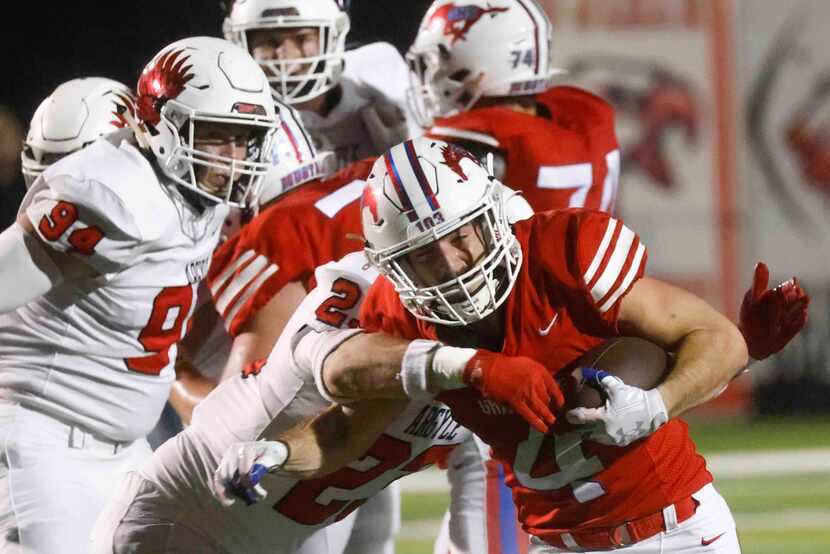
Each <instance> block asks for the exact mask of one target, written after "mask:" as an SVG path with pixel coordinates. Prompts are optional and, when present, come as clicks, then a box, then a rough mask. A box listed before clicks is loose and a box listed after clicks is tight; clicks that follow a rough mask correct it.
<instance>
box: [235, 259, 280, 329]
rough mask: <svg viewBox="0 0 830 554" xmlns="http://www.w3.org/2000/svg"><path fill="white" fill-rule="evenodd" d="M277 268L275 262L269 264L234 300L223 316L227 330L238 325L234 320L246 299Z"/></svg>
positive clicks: (248, 298)
mask: <svg viewBox="0 0 830 554" xmlns="http://www.w3.org/2000/svg"><path fill="white" fill-rule="evenodd" d="M278 270H279V268H278V267H277V266H276V265H275V264H271V265H269V266H268V267H267V268H266V269H265V270H264V271H263V272H262V273H260V274H259V275H258V276H257V278H256V279H255V280H254V282H253V283H251V284H250V286H248V288H247V289H246V290H245V292H244V293H243V294H242V296H241V297H240V298H239V299H238V300H236V301H235V302H234V305H233V308H232V309H231V310H230V312H228V314H227V315H226V316H225V317H224V321H225V328H226V329H227V330H228V331H231V330H232V329H235V328H236V327H238V325H239V323H241V322H239V323H237V322H235V321H234V320H235V319H236V316H237V315H238V314H239V311H240V310H241V309H242V308H243V307H244V306H245V304H247V303H248V300H250V299H251V297H252V296H253V295H254V294H256V293H257V291H258V290H259V288H260V287H261V286H262V283H264V282H265V281H267V280H268V279H269V278H270V277H271V276H272V275H273V274H274V273H276V272H277V271H278Z"/></svg>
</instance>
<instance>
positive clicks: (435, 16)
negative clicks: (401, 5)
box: [427, 2, 510, 44]
mask: <svg viewBox="0 0 830 554" xmlns="http://www.w3.org/2000/svg"><path fill="white" fill-rule="evenodd" d="M509 9H510V8H507V7H505V8H494V7H492V6H491V5H490V4H487V8H481V7H479V6H474V5H466V6H459V5H457V4H455V3H454V2H451V3H449V4H444V5H443V6H441V7H439V8H438V9H437V10H435V12H434V13H432V14H431V15H430V16H429V19H428V20H427V26H428V27H432V25H433V24H434V23H435V22H442V23H443V26H444V36H448V37H452V41H451V42H450V44H455V43H456V42H458V41H459V40H465V39H466V37H467V33H469V32H470V29H471V28H472V27H473V25H475V24H476V23H477V22H478V20H479V19H481V18H482V17H484V15H485V14H488V13H489V14H490V17H496V15H498V14H499V13H502V12H506V11H507V10H509Z"/></svg>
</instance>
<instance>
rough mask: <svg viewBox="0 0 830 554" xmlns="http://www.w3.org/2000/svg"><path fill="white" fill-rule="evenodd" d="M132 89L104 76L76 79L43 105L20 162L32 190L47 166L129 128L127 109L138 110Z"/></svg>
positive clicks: (24, 144) (36, 116)
mask: <svg viewBox="0 0 830 554" xmlns="http://www.w3.org/2000/svg"><path fill="white" fill-rule="evenodd" d="M133 103H134V98H133V93H132V91H130V89H129V87H127V86H126V85H123V84H121V83H119V82H118V81H113V80H112V79H105V78H103V77H86V78H81V79H72V80H71V81H67V82H65V83H63V84H61V85H59V86H58V88H56V89H55V90H54V91H53V92H52V94H50V95H49V96H47V97H46V98H45V99H44V100H43V102H41V103H40V106H38V108H37V110H36V111H35V115H34V116H33V117H32V122H31V123H30V124H29V132H28V134H27V135H26V140H25V141H24V142H23V151H22V152H21V153H20V160H21V164H22V169H23V179H24V180H25V181H26V187H27V188H28V187H30V186H31V185H32V183H33V182H34V181H35V179H37V176H38V175H40V174H41V173H42V172H43V171H44V170H45V169H46V168H47V167H49V166H50V165H51V164H53V163H54V162H56V161H58V160H59V159H60V158H62V157H64V156H66V155H67V154H71V153H72V152H75V151H77V150H80V149H81V148H84V147H85V146H87V145H88V144H90V143H92V142H94V141H95V139H97V138H98V137H100V136H102V135H107V134H109V133H112V132H114V131H117V130H118V129H119V128H122V127H124V126H125V125H126V123H125V121H124V120H123V119H122V117H121V114H122V113H123V110H125V109H128V106H129V109H134V108H133Z"/></svg>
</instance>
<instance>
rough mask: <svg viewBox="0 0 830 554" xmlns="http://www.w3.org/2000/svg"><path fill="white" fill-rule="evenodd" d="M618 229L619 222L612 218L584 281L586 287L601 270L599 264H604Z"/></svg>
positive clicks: (584, 276)
mask: <svg viewBox="0 0 830 554" xmlns="http://www.w3.org/2000/svg"><path fill="white" fill-rule="evenodd" d="M616 229H617V220H616V219H613V218H610V219H609V220H608V227H606V228H605V234H604V235H603V236H602V240H601V241H600V243H599V248H598V249H597V253H596V254H595V255H594V259H593V260H591V265H589V266H588V271H586V272H585V275H583V277H582V279H583V281H584V282H585V284H586V285H588V284H589V283H590V282H591V281H592V280H593V278H594V274H595V273H596V272H597V269H599V264H600V263H602V260H603V258H605V251H606V250H608V245H609V244H611V238H612V237H613V236H614V231H616Z"/></svg>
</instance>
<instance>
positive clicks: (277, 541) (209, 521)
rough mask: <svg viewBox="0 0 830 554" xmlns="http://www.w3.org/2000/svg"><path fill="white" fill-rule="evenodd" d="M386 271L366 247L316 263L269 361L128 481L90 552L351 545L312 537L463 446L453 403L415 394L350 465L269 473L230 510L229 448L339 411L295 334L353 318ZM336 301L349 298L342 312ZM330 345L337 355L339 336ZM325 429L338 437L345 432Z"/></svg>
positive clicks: (234, 384)
mask: <svg viewBox="0 0 830 554" xmlns="http://www.w3.org/2000/svg"><path fill="white" fill-rule="evenodd" d="M376 276H377V274H376V272H374V271H373V270H372V269H371V268H370V267H369V266H368V264H367V262H366V259H365V257H364V255H363V253H362V252H356V253H353V254H349V255H347V256H346V257H345V258H343V259H342V260H340V261H338V262H333V263H331V264H327V265H325V266H322V267H321V268H318V270H317V271H316V272H315V279H316V282H317V284H318V286H317V288H316V289H314V290H313V291H312V292H311V293H309V295H308V296H307V297H306V298H305V299H304V300H303V302H302V303H301V305H300V307H299V308H298V310H297V312H295V314H294V316H293V317H292V318H291V320H290V321H289V323H288V324H287V325H286V328H285V331H284V333H283V334H282V336H281V337H280V339H279V341H278V342H277V345H276V347H275V348H274V350H273V352H272V353H271V355H270V356H269V358H268V362H267V363H266V364H265V366H264V367H263V365H262V364H261V363H259V364H252V365H251V366H249V368H248V369H246V371H245V372H243V373H242V374H239V375H237V376H235V377H233V378H231V379H229V380H227V381H225V382H224V383H223V384H222V385H220V386H219V387H218V388H217V389H216V390H215V391H214V392H213V393H211V394H210V395H209V396H208V397H207V399H205V400H204V401H203V402H202V403H200V404H199V405H198V406H197V407H196V409H195V411H194V415H193V420H192V424H191V425H190V426H189V427H188V428H187V429H185V430H184V431H183V432H182V433H180V434H179V435H177V436H176V437H175V438H174V439H173V440H170V441H167V442H166V443H165V444H164V445H162V446H161V447H160V448H159V450H157V451H156V452H155V453H154V455H153V457H152V459H151V461H150V463H148V464H146V465H145V466H144V467H143V468H142V469H141V470H140V471H139V472H137V473H133V474H131V475H130V476H129V477H128V478H127V481H126V482H125V484H124V485H123V486H122V489H121V492H120V493H119V495H118V498H117V499H114V500H113V501H112V502H110V504H109V506H108V507H107V509H106V510H105V511H104V513H103V514H102V516H101V518H99V521H98V524H97V525H96V528H95V532H94V533H93V550H92V551H93V552H95V553H99V552H100V553H104V552H106V553H113V552H115V553H126V552H130V553H133V554H140V553H143V552H147V553H150V552H152V553H154V554H160V553H164V552H223V553H224V552H234V553H236V552H239V553H246V554H254V553H259V552H262V553H269V554H278V553H289V552H295V551H296V549H297V548H298V547H300V545H301V544H302V543H303V541H305V540H306V539H307V538H308V537H311V539H309V540H310V541H314V542H312V543H311V544H305V545H303V548H304V552H314V553H321V552H329V551H333V550H336V549H337V548H340V549H341V550H342V548H343V546H342V545H333V544H329V543H328V542H327V541H329V540H331V536H327V535H326V534H321V533H314V532H315V531H316V530H318V529H321V528H323V527H326V526H328V525H330V524H332V523H334V522H337V521H341V520H343V519H344V518H346V517H347V516H348V515H349V514H350V513H351V512H352V511H353V510H354V509H355V508H357V507H358V506H360V505H361V504H363V502H365V500H366V499H368V498H370V497H371V496H373V495H374V494H376V493H378V492H379V491H381V490H382V489H383V488H384V487H386V486H387V485H389V484H390V483H391V482H392V481H393V480H395V479H398V478H400V477H402V476H404V475H407V474H409V473H411V472H414V471H418V470H419V469H421V468H423V467H425V466H428V465H430V464H432V463H434V462H435V461H436V460H437V459H439V458H441V457H443V456H444V455H445V454H446V452H447V451H449V450H450V449H452V448H454V447H455V446H456V445H458V444H459V443H461V442H462V441H464V440H465V439H466V438H467V437H468V436H469V433H468V431H467V430H466V429H464V428H463V427H460V426H459V425H458V424H457V423H456V422H455V421H454V420H453V419H452V418H451V417H450V415H449V412H448V411H447V410H446V408H445V407H444V406H443V404H441V403H439V402H432V401H413V402H411V403H410V404H409V405H408V406H407V407H406V409H405V410H404V411H403V413H402V414H401V415H400V417H399V418H398V419H397V420H396V422H395V423H394V424H393V425H392V426H390V427H389V428H387V429H386V430H385V433H384V435H383V436H382V437H381V439H380V440H379V441H377V442H376V443H375V444H374V445H372V446H371V448H370V449H369V450H368V452H366V456H365V457H364V458H363V460H361V462H357V463H355V464H353V465H352V466H351V467H350V468H346V469H344V470H342V471H339V472H336V473H333V474H331V475H327V476H325V477H322V478H317V479H312V480H307V481H297V480H296V479H291V478H286V477H282V476H280V477H275V478H273V479H272V478H271V477H266V480H265V481H264V482H263V484H264V485H265V486H266V487H267V489H268V491H269V493H268V502H259V503H257V504H256V505H254V506H246V505H245V504H244V503H243V502H236V503H235V504H233V505H232V506H227V507H223V506H222V505H221V504H220V503H219V502H217V500H216V498H214V496H213V494H214V493H213V492H212V487H213V486H214V485H213V482H214V481H213V480H214V473H215V472H216V470H217V469H218V468H219V466H220V462H221V461H222V457H223V455H224V454H225V452H227V451H228V450H229V449H231V448H233V447H234V445H237V444H238V443H239V442H247V443H253V441H255V440H256V439H257V438H259V437H270V436H276V435H279V434H281V433H282V432H284V431H286V430H288V429H290V428H292V427H293V426H295V425H296V424H297V423H298V422H302V421H305V420H307V419H308V418H309V417H311V416H313V415H314V414H316V413H318V412H321V411H323V410H325V409H326V408H328V407H329V406H330V403H331V399H330V398H329V397H328V395H326V394H325V391H321V390H319V389H318V387H317V385H316V384H315V377H314V375H313V373H312V370H311V368H312V363H311V359H310V358H306V357H300V356H298V357H293V356H291V355H290V354H289V353H290V352H291V349H292V346H293V342H294V341H295V336H299V335H298V334H297V331H298V330H299V329H301V328H303V327H306V326H308V327H309V328H314V329H318V330H325V329H330V327H329V326H328V324H327V323H324V322H322V321H320V320H318V316H317V313H319V311H320V309H321V306H322V307H323V308H325V309H331V310H336V311H337V313H339V314H344V316H343V317H342V322H343V323H344V324H345V322H346V321H347V320H349V319H354V318H357V314H358V311H359V308H360V304H359V302H358V300H359V299H360V298H361V297H363V296H365V293H366V291H367V290H368V288H369V286H370V285H371V283H372V282H373V281H374V279H375V277H376ZM343 286H348V287H350V290H352V292H354V293H356V294H353V295H348V301H347V302H345V303H344V302H343V301H342V300H343V299H342V298H341V293H340V292H337V291H340V290H342V287H343ZM333 287H334V290H333ZM333 299H339V300H340V301H339V302H335V303H336V306H337V307H336V308H334V307H332V306H333ZM329 321H330V319H329ZM301 334H302V333H300V335H301ZM328 347H329V348H331V350H334V349H336V347H337V343H332V344H330V345H328ZM229 415H232V417H229ZM321 432H331V433H332V438H335V437H336V435H337V434H338V433H339V430H338V429H336V428H334V429H321ZM363 452H365V449H364V451H361V452H355V455H357V456H359V455H361V454H363ZM250 500H251V501H253V500H254V498H251V499H250ZM312 534H313V536H312ZM335 540H339V539H335Z"/></svg>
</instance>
